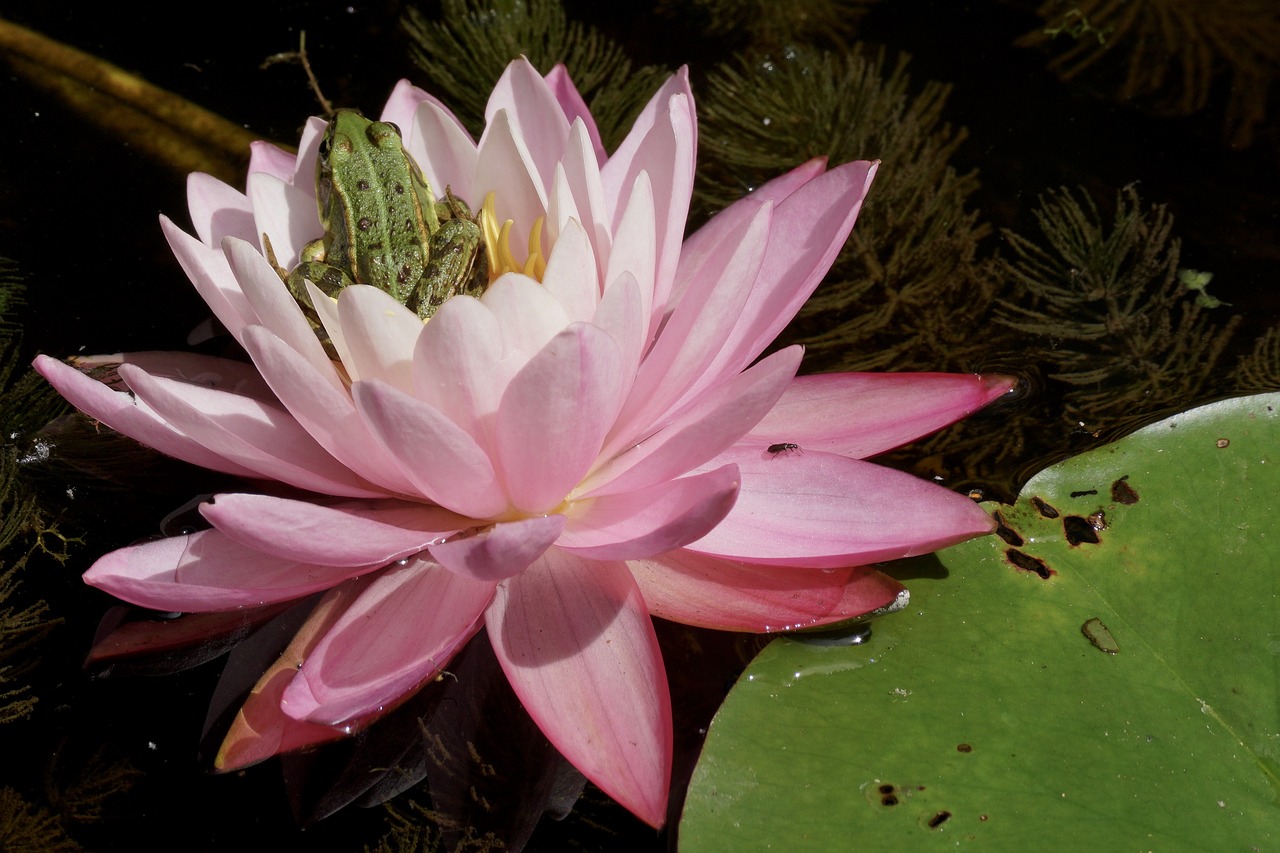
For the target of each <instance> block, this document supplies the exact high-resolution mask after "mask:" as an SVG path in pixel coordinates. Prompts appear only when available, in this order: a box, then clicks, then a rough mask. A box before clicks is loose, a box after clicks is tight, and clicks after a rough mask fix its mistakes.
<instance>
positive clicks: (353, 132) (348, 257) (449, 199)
mask: <svg viewBox="0 0 1280 853" xmlns="http://www.w3.org/2000/svg"><path fill="white" fill-rule="evenodd" d="M316 203H317V206H318V208H319V214H320V223H321V225H323V226H324V236H322V237H320V238H319V239H317V240H313V241H312V242H310V243H308V244H307V245H306V246H305V247H303V249H302V252H301V258H300V259H299V263H298V265H297V266H296V267H294V268H293V270H292V271H290V272H289V273H287V274H284V276H283V277H284V280H285V283H286V284H287V285H288V287H289V291H290V293H292V294H293V297H294V299H296V300H297V301H298V304H299V305H301V306H302V308H303V311H304V312H305V313H306V314H307V317H308V319H309V320H310V321H311V323H312V325H313V326H316V327H317V333H318V334H320V335H321V337H322V339H324V337H325V336H324V335H323V329H322V327H320V325H319V316H318V315H317V314H316V313H315V311H314V309H312V308H311V300H310V297H309V296H308V294H307V290H306V286H305V285H304V284H303V281H304V280H308V281H310V282H311V283H312V284H314V285H315V286H316V287H318V288H319V289H320V290H321V291H322V292H324V293H325V294H326V295H328V296H332V297H336V296H337V295H338V293H339V292H340V291H341V290H342V288H344V287H347V286H349V285H351V284H357V283H358V284H369V285H373V286H374V287H377V288H378V289H379V290H382V291H384V292H386V293H388V294H390V295H391V297H392V298H394V299H395V300H396V301H397V302H400V303H401V304H402V305H404V306H405V307H407V308H409V309H410V310H411V311H415V312H416V313H417V314H418V316H419V317H421V318H422V319H423V320H426V319H428V318H429V317H430V316H431V315H432V314H434V313H435V311H436V309H437V308H439V307H440V305H442V304H443V303H444V301H445V300H446V299H448V298H449V297H451V296H454V295H456V294H459V293H470V294H476V295H478V294H479V293H481V292H482V291H483V290H484V288H485V287H486V286H487V285H488V283H489V275H488V263H487V260H486V257H485V252H484V247H483V245H482V239H481V232H480V226H479V225H478V224H477V223H476V221H475V217H473V216H472V215H471V210H470V209H469V208H468V207H467V205H466V203H465V202H463V201H462V200H461V199H459V198H457V197H456V196H454V195H453V193H452V192H451V191H450V190H449V189H448V188H446V189H445V197H444V198H443V199H440V200H439V201H437V200H436V198H435V195H434V193H433V192H432V189H431V184H430V183H429V182H428V181H427V178H426V176H425V175H423V174H422V170H421V169H420V168H418V164H417V163H415V162H414V161H413V158H412V157H411V156H409V154H408V152H406V151H405V150H404V146H403V143H402V139H401V136H400V130H399V128H397V127H396V126H395V125H394V124H391V123H389V122H382V121H371V120H370V119H367V118H365V117H364V116H362V115H360V113H358V112H356V111H354V110H338V111H337V112H336V113H335V114H334V117H333V118H332V119H331V120H330V121H329V125H328V127H327V128H325V133H324V137H323V139H321V141H320V152H319V157H318V159H317V161H316ZM266 248H267V250H268V253H269V254H270V246H269V244H267V246H266ZM325 343H326V345H327V346H326V348H327V349H331V347H330V346H328V341H327V340H325ZM331 354H332V353H331Z"/></svg>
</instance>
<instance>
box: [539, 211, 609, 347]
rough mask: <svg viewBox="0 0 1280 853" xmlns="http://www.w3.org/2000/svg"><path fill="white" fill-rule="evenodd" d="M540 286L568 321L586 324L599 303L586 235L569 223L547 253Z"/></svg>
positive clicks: (598, 281)
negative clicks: (555, 302)
mask: <svg viewBox="0 0 1280 853" xmlns="http://www.w3.org/2000/svg"><path fill="white" fill-rule="evenodd" d="M542 286H543V288H544V289H545V290H546V291H547V293H550V294H551V295H552V296H554V297H555V298H556V299H557V300H558V301H559V302H560V305H561V307H563V308H564V310H565V315H566V317H567V319H569V320H570V321H575V322H576V321H583V320H590V319H591V317H592V315H594V314H595V311H596V304H597V303H598V302H599V301H600V278H599V274H598V273H597V272H596V258H595V253H593V252H592V251H591V243H590V241H589V240H588V239H587V232H586V231H584V230H583V229H582V226H581V225H580V224H579V223H578V221H577V220H576V219H570V220H569V221H568V222H567V223H566V226H565V228H564V231H563V232H562V233H561V234H560V237H559V239H557V240H556V243H555V246H554V247H553V248H552V249H551V257H549V258H547V269H546V272H544V273H543V275H542Z"/></svg>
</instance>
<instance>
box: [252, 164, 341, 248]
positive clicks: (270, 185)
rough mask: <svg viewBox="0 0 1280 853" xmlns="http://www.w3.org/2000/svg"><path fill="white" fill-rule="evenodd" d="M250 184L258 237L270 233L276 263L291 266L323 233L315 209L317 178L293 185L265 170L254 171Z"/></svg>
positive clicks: (318, 215)
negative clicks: (308, 244) (305, 248)
mask: <svg viewBox="0 0 1280 853" xmlns="http://www.w3.org/2000/svg"><path fill="white" fill-rule="evenodd" d="M247 184H248V195H249V200H250V201H252V202H253V214H254V224H255V227H256V230H257V233H258V235H259V238H261V235H263V234H266V235H268V236H269V237H270V239H271V250H272V252H274V253H275V256H276V263H278V264H279V265H280V266H282V267H284V268H285V269H292V268H293V266H294V265H295V264H297V263H298V257H299V256H300V255H301V253H302V248H303V247H304V246H306V245H307V243H310V242H311V241H312V240H315V239H316V238H318V237H321V236H323V235H324V228H323V227H322V226H321V225H320V214H319V212H318V211H317V210H316V196H315V192H316V188H315V183H314V178H313V179H312V181H311V182H307V181H302V182H301V183H299V184H293V183H290V182H288V181H283V180H281V179H279V178H277V177H275V176H274V175H269V174H267V173H265V172H254V173H251V174H250V175H249V180H248V182H247Z"/></svg>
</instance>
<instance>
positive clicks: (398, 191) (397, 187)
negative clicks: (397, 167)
mask: <svg viewBox="0 0 1280 853" xmlns="http://www.w3.org/2000/svg"><path fill="white" fill-rule="evenodd" d="M394 189H395V193H396V195H404V185H403V184H396V185H395V188H394Z"/></svg>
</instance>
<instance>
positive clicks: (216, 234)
mask: <svg viewBox="0 0 1280 853" xmlns="http://www.w3.org/2000/svg"><path fill="white" fill-rule="evenodd" d="M290 159H292V158H290ZM187 208H188V209H189V210H190V212H191V224H192V226H193V227H194V228H195V230H196V234H197V236H199V237H200V240H201V242H203V243H204V244H205V245H206V246H217V245H218V244H220V243H221V242H222V238H223V237H226V236H231V237H239V238H240V239H242V240H251V241H253V242H255V243H256V242H257V241H258V237H259V235H258V234H257V233H256V230H257V229H256V226H255V225H254V221H253V205H251V204H249V199H248V198H247V197H246V196H245V194H244V193H242V192H240V191H239V190H237V189H235V188H234V187H230V186H228V185H227V184H224V183H223V182H222V181H220V180H218V179H217V178H215V177H213V175H206V174H205V173H204V172H192V173H191V174H190V175H187Z"/></svg>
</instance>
